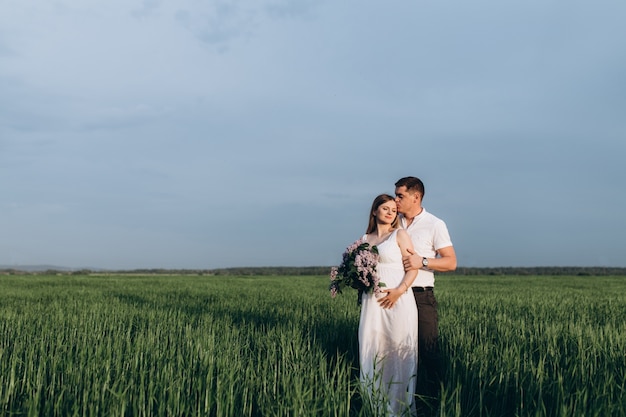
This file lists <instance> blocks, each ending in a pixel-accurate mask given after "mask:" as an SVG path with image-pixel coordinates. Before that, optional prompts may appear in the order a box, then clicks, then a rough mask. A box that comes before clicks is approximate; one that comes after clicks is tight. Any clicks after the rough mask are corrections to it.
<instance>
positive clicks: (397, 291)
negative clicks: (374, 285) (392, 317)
mask: <svg viewBox="0 0 626 417" xmlns="http://www.w3.org/2000/svg"><path fill="white" fill-rule="evenodd" d="M405 290H406V287H405V286H404V284H400V286H399V287H396V288H391V289H388V290H382V292H386V293H387V295H386V296H384V297H383V298H379V299H378V304H379V305H380V306H381V307H382V308H392V307H393V306H394V305H395V304H396V301H398V298H400V296H401V295H402V293H403V292H404V291H405Z"/></svg>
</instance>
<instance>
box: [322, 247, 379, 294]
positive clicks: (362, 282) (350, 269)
mask: <svg viewBox="0 0 626 417" xmlns="http://www.w3.org/2000/svg"><path fill="white" fill-rule="evenodd" d="M377 263H378V248H377V247H376V246H370V244H369V243H367V242H365V241H363V240H362V239H359V240H357V241H356V242H354V243H353V244H351V245H350V246H348V247H347V248H346V251H345V252H344V253H343V259H342V261H341V264H340V265H339V266H338V267H335V266H334V267H332V268H331V270H330V286H329V290H330V296H331V297H333V298H335V297H336V296H337V294H341V293H342V292H343V289H344V288H345V287H350V288H354V289H357V290H358V291H359V297H358V299H357V303H358V304H360V302H361V294H362V293H364V292H365V293H369V292H372V291H373V292H375V293H380V292H381V290H380V288H381V287H385V286H386V285H385V284H384V283H382V282H380V280H379V277H378V274H377V273H376V264H377Z"/></svg>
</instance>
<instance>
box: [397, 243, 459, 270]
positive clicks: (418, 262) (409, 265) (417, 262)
mask: <svg viewBox="0 0 626 417" xmlns="http://www.w3.org/2000/svg"><path fill="white" fill-rule="evenodd" d="M409 253H411V255H409V256H405V257H403V258H402V262H403V264H404V269H405V270H406V271H409V270H417V269H421V268H422V256H421V255H419V254H418V253H415V251H411V250H409ZM437 254H438V255H439V256H438V257H436V258H428V269H432V270H433V271H437V272H449V271H454V270H455V269H456V253H455V252H454V246H446V247H445V248H441V249H439V250H438V251H437Z"/></svg>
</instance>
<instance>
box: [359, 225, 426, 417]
mask: <svg viewBox="0 0 626 417" xmlns="http://www.w3.org/2000/svg"><path fill="white" fill-rule="evenodd" d="M396 235H397V230H396V231H394V232H393V233H392V234H391V235H390V236H389V238H388V239H387V240H385V241H384V242H382V243H381V244H379V245H377V246H378V252H379V256H380V258H379V263H378V265H377V267H376V270H377V272H378V276H379V277H380V282H384V283H385V284H386V286H387V287H388V288H395V287H397V286H398V285H400V282H402V279H403V278H404V268H403V266H402V253H401V251H400V247H399V246H398V243H397V240H396ZM379 297H380V296H379ZM417 340H418V339H417V306H416V304H415V299H414V298H413V293H412V292H411V291H408V292H406V293H403V294H402V296H401V297H400V298H399V299H398V301H397V302H396V304H395V305H394V306H393V307H392V308H391V309H384V308H382V307H380V305H379V304H378V302H377V297H376V295H375V294H374V293H373V292H372V293H369V294H363V295H362V305H361V319H360V322H359V362H360V367H361V372H360V374H361V378H360V379H361V384H362V388H363V394H364V400H365V402H368V401H369V402H370V404H371V406H372V407H373V410H374V411H375V412H376V415H388V416H412V415H415V403H414V397H413V395H414V392H415V382H416V375H417ZM385 409H386V411H385Z"/></svg>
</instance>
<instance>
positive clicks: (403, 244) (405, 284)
mask: <svg viewBox="0 0 626 417" xmlns="http://www.w3.org/2000/svg"><path fill="white" fill-rule="evenodd" d="M396 241H397V242H398V246H400V251H401V252H402V256H407V255H409V254H410V252H409V251H412V250H413V242H412V241H411V237H410V236H409V234H408V233H407V232H406V230H404V229H400V230H398V233H397V234H396ZM416 277H417V270H416V269H410V270H408V271H405V272H404V277H403V278H402V281H401V282H400V284H399V285H398V286H397V287H396V288H390V289H384V290H383V292H386V293H387V295H386V296H385V297H383V298H380V299H379V300H378V303H379V304H380V306H381V307H383V308H391V307H393V306H394V304H395V303H396V301H398V298H400V296H401V295H402V294H403V293H405V292H407V291H408V290H409V289H410V288H411V285H412V284H413V281H415V278H416Z"/></svg>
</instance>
